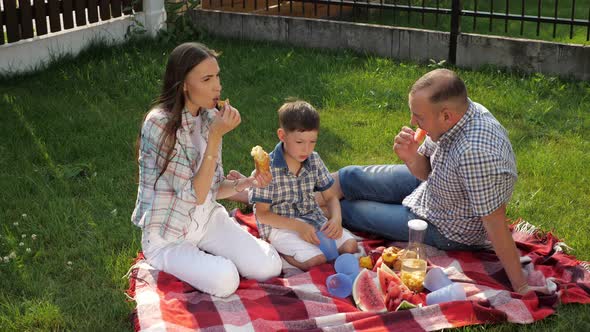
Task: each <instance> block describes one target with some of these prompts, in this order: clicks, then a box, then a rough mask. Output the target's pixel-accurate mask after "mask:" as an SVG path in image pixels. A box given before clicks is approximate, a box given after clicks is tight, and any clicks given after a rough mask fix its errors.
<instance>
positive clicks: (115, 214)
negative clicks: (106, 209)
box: [111, 209, 117, 217]
mask: <svg viewBox="0 0 590 332" xmlns="http://www.w3.org/2000/svg"><path fill="white" fill-rule="evenodd" d="M111 215H112V216H113V217H116V216H117V209H114V210H113V211H111Z"/></svg>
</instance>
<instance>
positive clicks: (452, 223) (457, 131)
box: [403, 100, 517, 245]
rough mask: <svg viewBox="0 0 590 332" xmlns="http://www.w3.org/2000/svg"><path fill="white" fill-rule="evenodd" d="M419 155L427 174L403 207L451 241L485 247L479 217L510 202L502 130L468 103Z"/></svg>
mask: <svg viewBox="0 0 590 332" xmlns="http://www.w3.org/2000/svg"><path fill="white" fill-rule="evenodd" d="M418 152H419V153H421V154H423V155H424V156H426V157H429V158H430V165H431V168H432V171H431V172H430V174H429V175H428V179H427V180H426V181H424V182H423V183H422V184H420V186H419V187H418V188H417V189H416V190H414V192H413V193H412V194H410V195H409V196H408V197H406V198H405V199H404V201H403V204H404V205H405V206H408V207H409V208H410V209H411V211H412V212H414V213H415V214H416V215H418V216H420V217H422V218H425V219H426V220H428V221H430V222H431V223H432V224H433V225H435V226H436V227H437V228H438V229H439V230H440V232H441V233H442V234H444V235H445V236H446V237H447V238H448V239H450V240H453V241H456V242H459V243H463V244H468V245H481V244H484V243H485V241H486V239H487V237H486V231H485V228H484V226H483V223H482V218H481V217H483V216H487V215H489V214H491V213H492V212H494V211H495V210H496V209H498V208H499V207H500V206H501V205H502V204H505V203H507V202H508V201H509V200H510V197H511V196H512V192H513V190H514V185H515V183H516V179H517V175H516V161H515V157H514V152H513V151H512V146H511V145H510V141H509V139H508V133H507V132H506V129H504V127H502V125H501V124H500V123H499V122H498V121H497V120H496V119H495V118H494V116H493V115H492V114H491V113H490V112H489V111H488V110H487V109H486V108H485V107H483V106H482V105H480V104H477V103H474V102H472V101H471V100H470V101H469V108H468V110H467V113H465V115H464V116H463V117H462V118H461V120H460V121H459V122H458V123H457V124H456V125H455V126H454V127H453V128H451V129H450V130H449V131H447V132H446V133H445V134H444V135H443V136H442V137H441V138H440V139H439V141H438V142H436V143H435V142H433V141H432V140H431V139H430V138H429V137H428V138H427V139H426V140H425V142H424V144H422V146H420V148H419V150H418Z"/></svg>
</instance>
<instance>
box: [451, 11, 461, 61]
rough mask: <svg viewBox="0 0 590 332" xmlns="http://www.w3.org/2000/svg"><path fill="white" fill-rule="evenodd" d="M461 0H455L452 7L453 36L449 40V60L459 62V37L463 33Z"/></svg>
mask: <svg viewBox="0 0 590 332" xmlns="http://www.w3.org/2000/svg"><path fill="white" fill-rule="evenodd" d="M461 10H462V6H461V0H453V5H452V7H451V36H450V40H449V62H450V63H451V64H453V65H454V64H455V63H456V62H457V37H458V36H459V33H461Z"/></svg>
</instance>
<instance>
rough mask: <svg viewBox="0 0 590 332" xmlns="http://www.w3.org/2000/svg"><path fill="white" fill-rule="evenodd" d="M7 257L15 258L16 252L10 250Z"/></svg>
mask: <svg viewBox="0 0 590 332" xmlns="http://www.w3.org/2000/svg"><path fill="white" fill-rule="evenodd" d="M8 258H10V259H15V258H16V252H14V251H12V252H10V254H8Z"/></svg>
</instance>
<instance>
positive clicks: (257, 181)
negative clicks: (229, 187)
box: [225, 169, 272, 191]
mask: <svg viewBox="0 0 590 332" xmlns="http://www.w3.org/2000/svg"><path fill="white" fill-rule="evenodd" d="M225 178H226V179H228V180H230V181H235V180H239V182H240V184H239V188H236V189H237V190H238V191H242V190H244V189H247V188H251V187H257V188H264V187H266V186H268V185H269V184H270V181H272V175H271V174H270V173H259V172H255V173H254V174H253V175H251V176H249V177H246V176H245V175H244V174H242V173H240V172H238V171H236V170H233V169H232V170H231V171H229V173H228V174H227V176H226V177H225Z"/></svg>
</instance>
